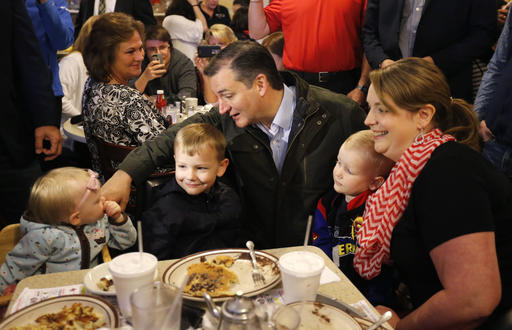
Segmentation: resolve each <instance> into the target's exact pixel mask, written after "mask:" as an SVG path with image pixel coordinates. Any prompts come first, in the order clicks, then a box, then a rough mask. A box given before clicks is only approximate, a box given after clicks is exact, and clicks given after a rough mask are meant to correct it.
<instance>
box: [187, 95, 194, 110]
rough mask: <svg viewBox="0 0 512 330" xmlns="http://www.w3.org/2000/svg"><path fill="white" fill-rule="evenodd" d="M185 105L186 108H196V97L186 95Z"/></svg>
mask: <svg viewBox="0 0 512 330" xmlns="http://www.w3.org/2000/svg"><path fill="white" fill-rule="evenodd" d="M185 107H186V108H187V109H188V108H190V107H194V109H195V108H197V97H187V98H186V99H185Z"/></svg>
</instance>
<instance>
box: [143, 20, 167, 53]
mask: <svg viewBox="0 0 512 330" xmlns="http://www.w3.org/2000/svg"><path fill="white" fill-rule="evenodd" d="M146 40H158V41H162V42H167V43H168V44H169V48H170V49H171V51H172V42H171V36H170V35H169V32H167V30H166V29H165V28H163V27H162V26H160V25H150V26H148V28H147V29H146V35H145V36H144V45H145V43H146Z"/></svg>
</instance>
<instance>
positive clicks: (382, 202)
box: [354, 129, 455, 279]
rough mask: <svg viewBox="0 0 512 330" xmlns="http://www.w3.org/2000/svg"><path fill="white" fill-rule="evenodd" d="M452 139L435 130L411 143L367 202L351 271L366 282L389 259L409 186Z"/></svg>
mask: <svg viewBox="0 0 512 330" xmlns="http://www.w3.org/2000/svg"><path fill="white" fill-rule="evenodd" d="M452 140H455V138H454V137H453V136H451V135H447V134H446V135H443V133H442V132H441V130H439V129H435V130H432V131H430V132H429V133H427V134H425V135H424V139H423V142H420V143H416V142H415V143H413V144H412V145H411V146H410V147H409V148H407V150H406V151H405V152H404V154H403V155H402V156H401V157H400V159H399V160H398V162H397V163H396V164H395V166H394V167H393V169H392V170H391V173H390V174H389V177H388V179H387V180H386V182H384V184H383V185H382V186H381V187H380V188H379V190H377V191H376V192H375V193H374V194H373V195H371V196H370V197H369V198H368V201H367V202H366V209H365V212H364V215H363V218H364V220H363V225H362V227H361V229H359V232H358V233H357V241H358V243H359V247H358V249H357V251H356V254H355V256H354V268H355V269H356V270H357V272H358V273H359V274H360V275H361V276H362V277H363V278H366V279H371V278H374V277H375V276H377V275H379V273H380V270H381V266H382V263H383V262H386V261H388V260H389V247H390V243H391V233H392V232H393V229H394V228H395V226H396V224H397V223H398V221H400V218H401V217H402V214H403V213H404V211H405V208H406V207H407V204H408V203H409V196H410V195H411V189H412V185H413V183H414V180H416V178H417V177H418V175H419V174H420V172H421V170H422V169H423V167H424V166H425V164H426V163H427V161H428V160H429V159H430V156H431V155H432V152H433V151H434V150H435V149H436V148H437V147H439V146H440V145H441V144H443V143H445V142H448V141H452Z"/></svg>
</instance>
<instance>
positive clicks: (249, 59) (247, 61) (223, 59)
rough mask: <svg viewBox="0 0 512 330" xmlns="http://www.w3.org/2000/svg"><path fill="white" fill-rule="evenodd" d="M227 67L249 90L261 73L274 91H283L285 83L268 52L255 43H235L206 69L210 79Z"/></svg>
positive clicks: (224, 50)
mask: <svg viewBox="0 0 512 330" xmlns="http://www.w3.org/2000/svg"><path fill="white" fill-rule="evenodd" d="M225 65H228V67H229V68H230V69H231V70H233V72H234V74H235V79H236V80H237V81H240V82H242V83H243V84H244V85H245V86H247V88H249V87H251V86H252V84H253V82H254V79H255V78H256V76H257V75H259V74H260V73H262V74H264V75H265V76H266V77H267V80H268V81H269V83H270V86H271V87H272V88H273V89H276V90H281V89H283V81H282V80H281V76H280V75H279V72H278V71H277V68H276V64H275V63H274V59H273V58H272V55H270V53H269V52H268V50H267V49H266V48H265V47H263V46H262V45H260V44H259V43H257V42H255V41H250V40H244V41H235V42H233V43H231V44H229V45H228V46H227V47H226V48H224V49H223V50H221V51H220V52H219V53H218V54H217V55H216V56H214V57H213V58H212V60H211V61H210V64H208V66H207V67H206V68H205V69H204V74H205V75H206V76H208V77H212V76H214V75H216V74H217V73H218V72H219V71H220V70H221V69H222V68H223V67H224V66H225Z"/></svg>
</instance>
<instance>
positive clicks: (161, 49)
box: [146, 45, 169, 53]
mask: <svg viewBox="0 0 512 330" xmlns="http://www.w3.org/2000/svg"><path fill="white" fill-rule="evenodd" d="M167 49H169V45H161V46H158V48H157V47H148V48H146V51H148V52H153V53H156V52H157V51H158V52H160V53H163V52H165V51H166V50H167Z"/></svg>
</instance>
